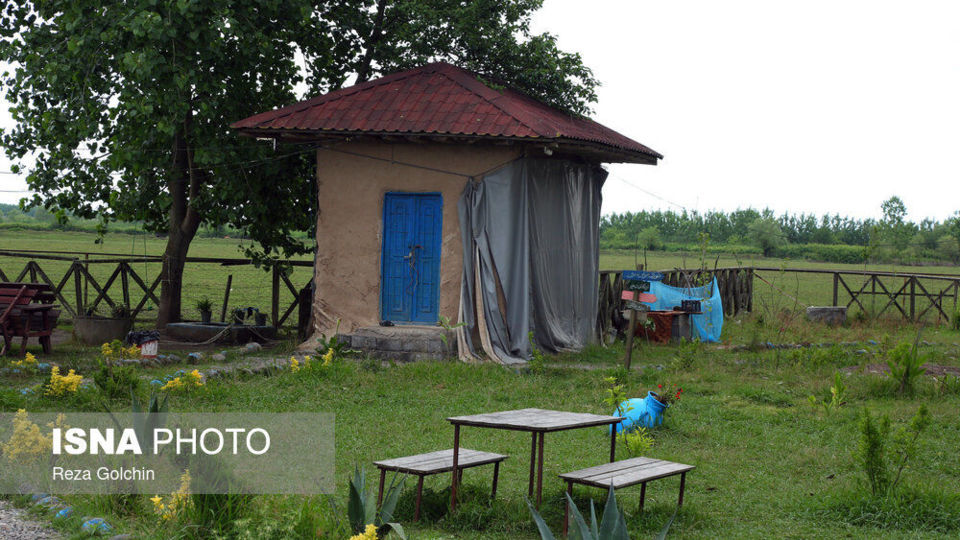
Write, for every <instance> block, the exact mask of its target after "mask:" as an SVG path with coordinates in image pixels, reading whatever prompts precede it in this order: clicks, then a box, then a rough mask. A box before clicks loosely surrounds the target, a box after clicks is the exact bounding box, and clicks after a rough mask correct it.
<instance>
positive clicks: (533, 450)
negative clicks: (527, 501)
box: [527, 431, 537, 499]
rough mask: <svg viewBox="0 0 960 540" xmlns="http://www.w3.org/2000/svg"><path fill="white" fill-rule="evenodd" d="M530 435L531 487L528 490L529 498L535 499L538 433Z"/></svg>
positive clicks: (534, 432) (532, 432)
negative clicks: (534, 485) (534, 479)
mask: <svg viewBox="0 0 960 540" xmlns="http://www.w3.org/2000/svg"><path fill="white" fill-rule="evenodd" d="M530 435H532V437H531V438H530V487H529V488H528V489H527V497H529V498H531V499H532V498H533V475H534V474H535V471H534V467H536V466H537V432H536V431H531V432H530Z"/></svg>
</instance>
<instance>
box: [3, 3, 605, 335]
mask: <svg viewBox="0 0 960 540" xmlns="http://www.w3.org/2000/svg"><path fill="white" fill-rule="evenodd" d="M541 3H542V0H507V1H494V0H478V1H474V2H469V3H466V4H465V3H463V2H459V1H454V0H429V1H413V0H409V1H395V2H388V1H387V0H379V1H378V2H377V3H376V4H371V2H370V1H369V0H315V1H309V2H308V1H304V0H285V1H280V0H250V1H248V2H230V1H226V0H205V1H203V2H190V1H187V0H161V1H158V0H132V1H130V2H116V1H107V2H102V1H93V0H74V1H70V2H67V1H63V0H54V1H51V2H39V1H37V0H27V1H22V2H21V1H16V0H7V1H6V2H5V3H4V5H3V9H2V10H0V59H2V60H4V61H6V62H8V63H9V64H11V65H12V66H14V68H13V71H12V73H7V74H5V75H4V76H3V81H2V82H3V88H4V95H5V97H6V99H7V100H8V101H10V102H11V103H12V104H13V108H12V114H13V118H14V120H15V121H16V127H14V128H12V129H10V130H8V131H6V132H4V133H2V135H0V144H2V145H3V146H4V149H5V151H6V153H7V155H8V157H9V158H11V159H12V160H13V161H14V162H31V161H35V165H33V166H31V167H30V169H29V171H27V172H28V177H27V182H28V184H29V186H30V189H31V190H33V191H35V192H36V195H35V196H34V197H33V198H32V199H29V200H28V201H26V203H27V205H33V206H36V205H41V206H43V207H45V208H47V209H49V210H51V211H53V212H55V213H56V214H57V216H58V218H59V219H60V220H65V219H67V217H68V214H69V215H73V216H77V217H79V218H85V219H91V218H96V219H98V220H99V223H100V230H101V232H102V231H104V230H105V228H106V226H107V224H109V223H110V222H113V221H138V222H142V223H143V227H144V228H145V229H147V230H149V231H152V232H159V233H165V234H166V235H167V237H168V244H167V248H166V251H165V253H164V258H165V261H164V266H163V276H162V277H161V282H162V287H161V294H160V300H161V305H160V310H159V317H158V318H159V321H158V322H159V324H160V325H164V324H166V323H167V322H172V321H175V320H178V319H179V317H180V288H181V281H182V273H183V266H184V259H185V258H186V256H187V252H188V250H189V247H190V242H191V241H192V240H193V238H194V236H195V235H196V234H197V231H198V229H199V228H200V227H201V225H203V224H210V225H213V226H217V225H229V226H233V227H236V228H238V229H240V230H242V231H244V232H245V234H246V236H247V237H249V238H251V239H253V240H254V241H255V242H257V243H258V246H259V247H258V249H256V250H255V251H249V252H248V254H249V255H255V256H259V257H261V260H264V259H268V258H270V257H274V256H277V255H286V256H289V255H293V254H297V253H303V252H306V251H307V250H308V249H309V242H308V241H304V239H303V237H302V236H299V237H297V236H295V235H294V234H293V233H294V232H296V231H304V230H310V229H311V227H312V226H313V223H314V216H315V204H316V203H315V196H314V187H313V186H314V181H313V174H312V170H313V162H314V157H313V153H312V152H311V151H310V149H309V148H306V147H287V148H280V149H277V150H274V149H273V148H271V147H270V146H269V145H265V144H263V143H257V142H256V141H252V140H249V139H246V138H244V137H239V136H237V135H236V134H235V133H232V132H230V131H229V130H228V128H227V126H228V125H229V124H230V123H231V122H233V121H236V120H239V119H242V118H245V117H247V116H250V115H252V114H255V113H258V112H263V111H265V110H269V109H272V108H275V107H277V106H280V105H286V104H290V103H292V102H294V101H295V100H296V96H295V94H294V89H295V87H296V85H297V84H298V83H306V84H307V86H308V87H309V88H310V91H311V92H312V93H321V92H325V91H328V90H330V89H335V88H338V87H340V86H341V85H343V84H344V83H345V81H346V80H347V78H348V77H349V76H350V74H351V73H358V74H359V80H364V79H366V78H369V77H373V76H375V75H377V74H380V73H382V72H384V71H390V70H394V69H399V68H405V67H410V66H413V65H416V64H420V63H423V62H426V61H431V60H451V61H453V62H454V63H457V64H460V65H462V66H464V67H467V68H472V69H475V70H479V71H482V72H485V73H488V74H489V75H490V76H491V77H492V78H494V79H496V80H502V81H504V84H510V85H513V86H516V87H517V88H519V89H520V90H522V91H525V92H528V93H530V94H531V95H534V96H536V97H538V98H540V99H544V100H546V101H548V102H550V103H552V104H554V105H556V106H558V107H561V108H564V109H567V110H570V111H572V112H574V113H583V112H586V111H587V106H588V104H589V103H590V102H592V101H595V99H596V95H595V92H594V88H595V86H596V84H597V82H596V80H595V79H594V78H593V76H592V74H591V72H590V70H589V69H588V68H586V67H585V66H584V65H583V64H582V62H581V60H580V57H579V56H578V55H576V54H570V53H565V52H563V51H561V50H559V48H558V47H557V45H556V40H555V39H554V37H553V36H551V35H549V34H540V35H534V34H532V33H531V32H530V30H529V24H530V16H531V13H532V12H533V11H534V10H536V9H537V8H539V7H540V5H541ZM298 53H299V55H300V56H298ZM301 56H302V58H303V59H304V61H305V62H304V63H305V69H306V72H305V74H304V71H303V69H301V68H300V67H299V66H298V63H297V58H299V57H301ZM17 170H19V168H17Z"/></svg>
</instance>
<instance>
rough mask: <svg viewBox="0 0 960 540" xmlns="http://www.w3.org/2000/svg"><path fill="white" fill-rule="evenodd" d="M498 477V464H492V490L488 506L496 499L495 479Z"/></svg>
mask: <svg viewBox="0 0 960 540" xmlns="http://www.w3.org/2000/svg"><path fill="white" fill-rule="evenodd" d="M499 477H500V462H499V461H497V462H496V463H494V464H493V488H492V489H491V490H490V504H493V500H494V499H496V498H497V478H499Z"/></svg>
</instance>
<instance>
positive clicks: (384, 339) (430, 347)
mask: <svg viewBox="0 0 960 540" xmlns="http://www.w3.org/2000/svg"><path fill="white" fill-rule="evenodd" d="M443 336H446V342H444V338H443ZM340 339H341V340H342V341H344V342H345V343H346V344H347V346H348V347H350V348H351V349H355V350H358V351H362V352H364V353H366V354H369V355H370V356H373V357H375V358H381V359H384V360H397V361H400V362H414V361H417V360H452V359H455V358H456V357H457V336H456V334H455V333H454V332H453V331H452V330H445V329H443V328H441V327H439V326H368V327H364V328H358V329H357V330H356V331H354V332H351V333H349V334H341V335H340Z"/></svg>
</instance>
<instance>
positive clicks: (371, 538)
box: [350, 524, 377, 540]
mask: <svg viewBox="0 0 960 540" xmlns="http://www.w3.org/2000/svg"><path fill="white" fill-rule="evenodd" d="M350 540H377V527H376V526H374V525H372V524H371V525H367V529H366V530H365V531H363V532H362V533H361V534H355V535H353V536H351V537H350Z"/></svg>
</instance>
